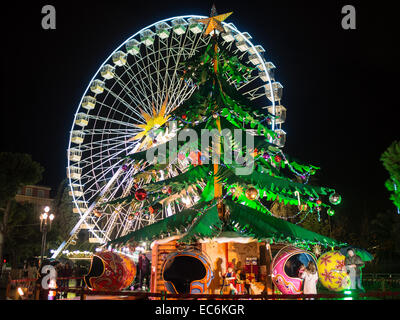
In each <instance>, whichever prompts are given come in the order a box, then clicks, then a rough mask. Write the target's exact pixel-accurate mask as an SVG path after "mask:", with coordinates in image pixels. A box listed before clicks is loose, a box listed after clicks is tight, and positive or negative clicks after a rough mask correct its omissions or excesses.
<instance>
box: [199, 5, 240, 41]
mask: <svg viewBox="0 0 400 320" xmlns="http://www.w3.org/2000/svg"><path fill="white" fill-rule="evenodd" d="M232 13H233V12H229V13H224V14H220V15H217V10H216V9H215V5H213V6H212V8H211V14H210V17H209V18H205V19H196V22H200V23H203V24H205V25H206V30H205V31H204V35H208V34H210V33H211V32H212V31H214V30H218V31H219V32H221V33H222V32H225V30H224V27H223V26H222V23H221V22H222V21H224V20H225V19H226V18H228V17H229V16H230V15H231V14H232Z"/></svg>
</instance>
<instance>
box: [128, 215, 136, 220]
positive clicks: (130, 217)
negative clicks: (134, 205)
mask: <svg viewBox="0 0 400 320" xmlns="http://www.w3.org/2000/svg"><path fill="white" fill-rule="evenodd" d="M134 217H135V216H134V215H133V214H132V213H131V214H130V215H129V216H128V220H129V221H131V220H133V218H134Z"/></svg>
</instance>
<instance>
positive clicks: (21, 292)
mask: <svg viewBox="0 0 400 320" xmlns="http://www.w3.org/2000/svg"><path fill="white" fill-rule="evenodd" d="M17 291H18V294H19V295H20V296H21V297H22V296H23V295H24V291H23V290H22V288H21V287H19V288H18V289H17Z"/></svg>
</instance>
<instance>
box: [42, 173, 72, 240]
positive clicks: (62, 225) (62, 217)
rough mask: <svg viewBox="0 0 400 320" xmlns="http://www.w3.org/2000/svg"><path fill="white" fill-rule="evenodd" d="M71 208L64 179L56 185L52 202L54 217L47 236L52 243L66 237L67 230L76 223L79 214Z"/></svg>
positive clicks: (66, 182)
mask: <svg viewBox="0 0 400 320" xmlns="http://www.w3.org/2000/svg"><path fill="white" fill-rule="evenodd" d="M72 209H73V203H72V201H71V196H70V195H69V187H68V180H67V179H64V180H63V181H62V182H61V183H60V185H59V186H58V189H57V194H56V196H55V198H54V202H53V211H54V215H55V217H56V219H55V220H54V222H53V228H52V231H51V234H50V237H49V241H50V242H51V244H52V245H54V246H58V245H60V243H61V242H62V241H64V240H65V239H66V238H68V235H69V231H70V230H71V229H72V228H73V226H74V225H75V224H76V222H77V220H78V217H79V216H78V215H77V214H74V213H73V211H72Z"/></svg>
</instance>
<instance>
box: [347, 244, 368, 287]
mask: <svg viewBox="0 0 400 320" xmlns="http://www.w3.org/2000/svg"><path fill="white" fill-rule="evenodd" d="M344 264H345V266H346V269H347V271H348V272H349V274H350V281H351V287H350V288H351V289H352V290H353V289H354V290H355V289H360V290H361V291H362V292H365V290H364V288H363V286H362V284H361V268H363V267H364V262H363V261H362V260H361V258H360V257H359V256H358V255H356V254H354V250H353V249H351V248H350V249H348V250H347V255H346V258H345V260H344Z"/></svg>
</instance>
